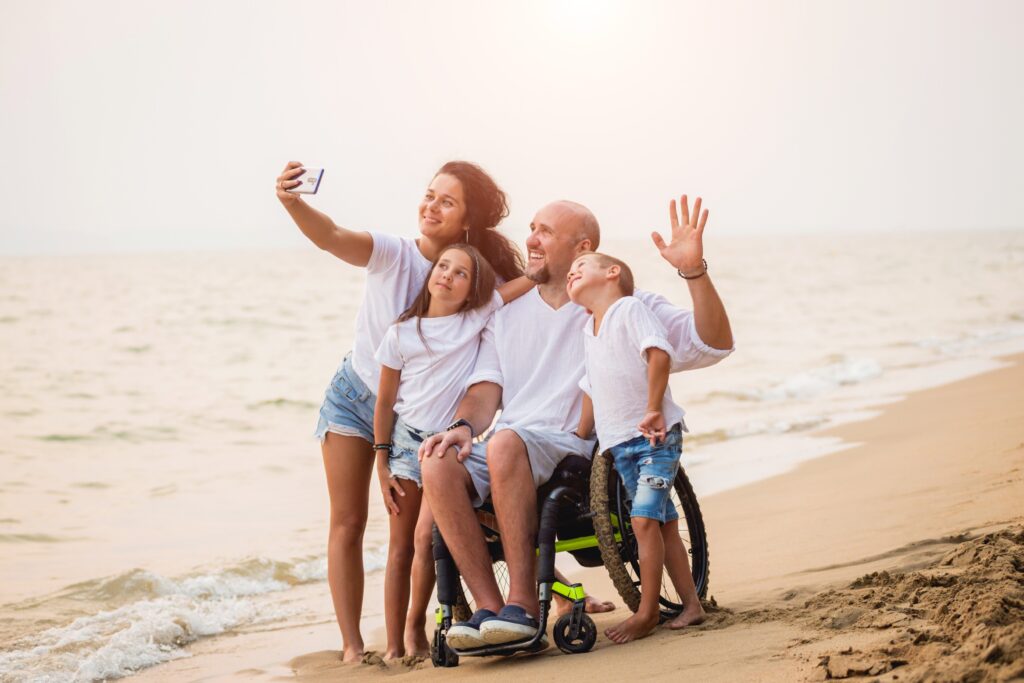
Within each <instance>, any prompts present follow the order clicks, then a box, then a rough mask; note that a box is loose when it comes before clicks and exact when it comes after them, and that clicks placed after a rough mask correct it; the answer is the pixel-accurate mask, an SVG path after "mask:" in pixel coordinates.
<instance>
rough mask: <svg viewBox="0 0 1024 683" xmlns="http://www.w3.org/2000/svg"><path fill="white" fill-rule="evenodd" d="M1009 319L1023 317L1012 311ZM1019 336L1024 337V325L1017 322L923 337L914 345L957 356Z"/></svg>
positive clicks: (1014, 319) (1016, 319) (1015, 319)
mask: <svg viewBox="0 0 1024 683" xmlns="http://www.w3.org/2000/svg"><path fill="white" fill-rule="evenodd" d="M1009 319H1010V320H1013V321H1014V322H1016V321H1018V320H1024V317H1022V316H1021V315H1019V314H1016V313H1012V314H1010V316H1009ZM1019 337H1024V325H1021V324H1019V323H1018V324H1011V325H1006V326H1004V327H998V328H991V329H985V330H974V331H972V332H969V333H964V334H960V335H957V336H952V337H925V338H924V339H919V340H918V341H917V342H915V344H914V345H915V346H917V347H918V348H922V349H928V350H931V351H937V352H939V353H941V354H943V355H946V356H958V355H960V354H962V353H964V352H966V351H972V350H974V349H976V348H978V347H981V346H985V345H987V344H993V343H998V342H1004V341H1009V340H1011V339H1017V338H1019Z"/></svg>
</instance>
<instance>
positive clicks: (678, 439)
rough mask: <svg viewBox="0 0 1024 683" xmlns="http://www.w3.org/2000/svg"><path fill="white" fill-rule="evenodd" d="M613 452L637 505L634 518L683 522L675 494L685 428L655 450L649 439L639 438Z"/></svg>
mask: <svg viewBox="0 0 1024 683" xmlns="http://www.w3.org/2000/svg"><path fill="white" fill-rule="evenodd" d="M610 450H611V454H612V458H614V460H615V470H616V471H617V472H618V473H619V476H620V477H622V483H623V484H624V485H625V487H626V491H627V492H628V493H629V497H630V500H632V501H633V509H632V512H631V513H630V514H631V516H633V517H647V518H649V519H656V520H658V521H659V522H661V523H662V524H664V523H665V522H670V521H672V520H674V519H679V513H678V512H677V511H676V506H675V504H674V503H673V502H672V491H673V486H674V484H675V480H676V472H678V471H679V456H680V455H682V452H683V430H682V425H681V424H678V423H677V424H675V425H674V426H673V427H672V429H670V430H669V431H668V433H667V434H666V435H665V440H664V441H662V442H661V443H659V444H658V445H657V446H651V442H650V440H649V439H648V438H647V437H644V436H637V437H634V438H632V439H630V440H629V441H625V442H623V443H620V444H619V445H617V446H612V447H611V449H610Z"/></svg>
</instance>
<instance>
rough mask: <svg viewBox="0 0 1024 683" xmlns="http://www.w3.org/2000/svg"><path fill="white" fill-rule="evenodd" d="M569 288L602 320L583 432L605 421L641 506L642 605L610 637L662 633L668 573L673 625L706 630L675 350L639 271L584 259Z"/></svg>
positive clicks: (592, 326)
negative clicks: (674, 601)
mask: <svg viewBox="0 0 1024 683" xmlns="http://www.w3.org/2000/svg"><path fill="white" fill-rule="evenodd" d="M566 290H567V291H568V293H569V298H570V299H572V301H573V303H576V304H578V305H580V306H583V307H584V308H586V309H588V310H589V311H590V312H591V313H592V314H593V316H592V318H591V319H590V320H588V321H587V323H586V325H585V326H584V331H583V332H584V348H585V349H586V375H585V376H584V377H583V379H582V380H581V382H580V386H581V388H582V389H583V390H584V392H585V393H586V395H585V396H584V406H583V415H582V416H581V418H580V426H579V430H578V431H577V433H578V434H581V435H586V434H589V433H590V431H591V429H592V428H593V427H594V422H595V421H596V423H597V425H596V426H597V437H598V441H599V442H600V444H601V448H602V450H606V451H611V454H612V457H613V458H614V460H615V469H616V470H618V472H619V475H620V476H621V477H622V480H623V483H624V484H625V485H626V489H627V491H629V494H630V497H631V499H632V501H633V508H632V513H631V521H632V526H633V532H634V533H635V534H636V538H637V544H638V546H639V552H640V593H641V598H640V608H639V609H638V610H637V612H636V614H634V615H633V616H631V617H630V618H628V619H626V620H625V621H623V622H622V623H620V624H618V625H616V626H614V627H612V628H609V629H608V630H606V631H605V635H606V636H608V638H609V639H611V640H612V641H614V642H616V643H620V644H621V643H626V642H629V641H630V640H634V639H636V638H642V637H643V636H646V635H647V634H649V633H650V632H651V631H652V630H654V627H655V626H657V624H658V617H659V609H658V595H659V593H660V587H661V576H662V571H663V570H667V571H668V575H669V577H670V578H671V580H672V583H673V585H674V586H675V588H676V590H677V591H678V592H679V594H680V595H681V596H682V598H683V601H684V604H685V609H684V610H683V612H682V614H680V615H679V616H678V617H676V618H675V619H673V620H672V621H670V622H669V623H668V626H669V628H683V627H684V626H688V625H691V624H699V623H700V622H702V621H703V620H704V610H703V608H702V607H701V605H700V600H699V599H698V598H697V589H696V587H695V586H694V583H693V575H692V574H691V573H690V566H689V563H688V562H687V558H686V549H685V548H684V547H683V543H682V541H681V540H680V538H679V524H678V520H679V514H678V513H677V512H676V509H675V506H674V505H673V503H672V501H671V498H670V494H671V493H672V490H673V489H672V487H673V482H674V481H675V477H676V472H677V471H678V468H679V456H680V454H681V452H682V443H683V437H682V430H683V410H682V408H680V407H679V406H677V405H676V404H675V403H674V402H673V401H672V394H671V392H670V391H669V390H668V374H669V364H670V358H669V353H670V352H671V350H672V346H671V345H670V344H669V342H668V339H667V338H666V332H665V329H664V327H662V325H661V323H659V322H658V320H657V318H655V316H654V314H653V313H652V312H651V311H650V309H648V308H647V307H646V306H645V305H644V304H643V303H641V302H640V300H639V299H637V298H635V297H633V274H632V272H631V271H630V269H629V266H627V265H626V264H625V263H623V262H622V261H620V260H619V259H616V258H613V257H611V256H607V255H605V254H599V253H596V252H589V253H585V254H582V255H580V256H579V257H577V258H576V260H575V261H574V262H573V265H572V268H571V269H570V271H569V275H568V278H567V283H566Z"/></svg>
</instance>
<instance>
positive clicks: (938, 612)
mask: <svg viewBox="0 0 1024 683" xmlns="http://www.w3.org/2000/svg"><path fill="white" fill-rule="evenodd" d="M779 616H781V617H782V618H783V619H786V620H796V621H799V622H801V623H804V624H806V625H808V626H816V627H817V628H819V629H821V628H824V629H825V630H826V631H827V630H833V629H834V630H836V631H849V632H851V634H852V633H855V632H857V631H861V632H863V631H862V630H865V629H866V630H876V631H877V630H884V631H885V635H886V636H888V638H887V639H885V638H883V639H881V640H882V641H883V642H880V643H877V644H871V641H870V639H869V640H868V641H867V643H868V644H867V645H866V646H865V645H864V644H863V643H864V642H865V641H863V639H858V640H857V641H856V642H859V643H861V646H860V649H857V648H855V647H853V646H851V647H847V648H844V649H840V650H836V651H834V652H830V653H827V654H825V656H823V657H822V661H821V669H820V674H821V677H822V678H852V677H859V676H870V677H873V678H876V679H877V680H884V681H895V680H898V681H1007V680H1019V679H1024V527H1019V526H1018V527H1013V528H1010V529H1005V530H1003V531H999V532H996V533H991V534H987V535H985V536H981V537H978V538H975V539H973V540H970V541H967V542H965V543H961V544H960V545H958V546H956V547H955V548H954V549H953V550H951V551H949V552H948V553H947V554H946V555H945V556H944V557H943V558H942V559H941V560H939V562H937V563H936V564H935V565H934V566H933V567H931V568H929V569H926V570H921V571H915V572H910V573H892V574H890V573H888V572H878V573H873V574H868V575H866V576H863V577H861V578H859V579H857V580H856V581H854V582H853V583H852V584H850V586H849V587H848V588H845V589H839V590H829V591H825V592H823V593H819V594H818V595H816V596H814V597H813V598H811V599H810V600H808V601H807V602H806V603H805V604H804V606H803V609H792V610H786V612H785V613H784V614H782V615H780V614H779V613H778V612H775V613H774V614H769V613H763V617H764V618H765V619H766V620H770V619H772V618H773V617H776V618H777V617H779ZM876 640H878V639H876ZM886 641H887V642H886Z"/></svg>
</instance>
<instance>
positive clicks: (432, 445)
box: [419, 426, 473, 462]
mask: <svg viewBox="0 0 1024 683" xmlns="http://www.w3.org/2000/svg"><path fill="white" fill-rule="evenodd" d="M472 448H473V435H472V434H471V433H470V430H469V427H465V426H462V427H456V428H455V429H451V430H449V431H447V432H441V433H439V434H434V435H433V436H431V437H428V438H427V439H426V440H424V441H423V443H422V444H420V451H419V458H420V461H422V460H423V459H424V458H429V457H436V458H443V457H444V456H445V455H446V454H447V453H448V450H449V449H455V451H456V452H455V459H456V460H458V461H459V462H463V461H465V459H466V458H468V457H469V454H470V452H471V451H472Z"/></svg>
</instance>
